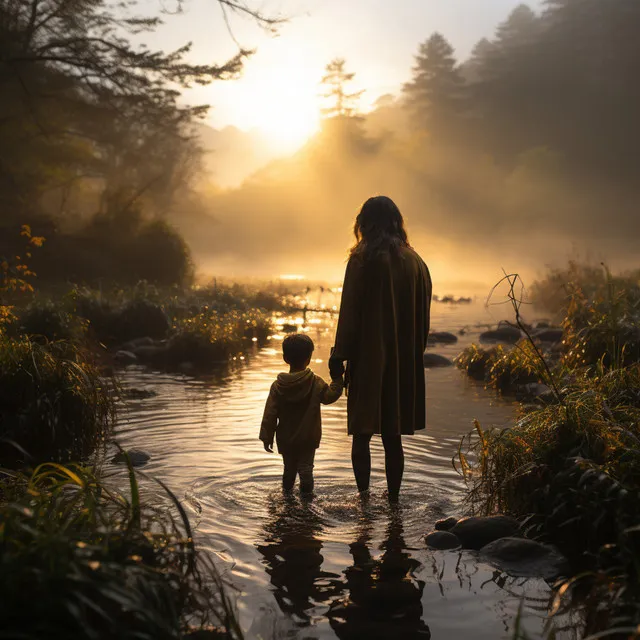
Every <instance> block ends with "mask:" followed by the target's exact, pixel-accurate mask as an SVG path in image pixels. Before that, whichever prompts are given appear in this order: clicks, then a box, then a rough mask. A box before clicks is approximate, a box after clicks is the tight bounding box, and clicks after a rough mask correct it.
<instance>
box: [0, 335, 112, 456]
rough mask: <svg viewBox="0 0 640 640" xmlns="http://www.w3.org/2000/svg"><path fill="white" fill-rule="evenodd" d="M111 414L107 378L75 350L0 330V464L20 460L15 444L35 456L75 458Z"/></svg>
mask: <svg viewBox="0 0 640 640" xmlns="http://www.w3.org/2000/svg"><path fill="white" fill-rule="evenodd" d="M112 415H113V402H112V397H111V393H110V390H109V389H108V388H107V383H106V382H105V381H104V380H103V379H102V378H101V377H100V375H99V373H98V371H97V369H96V368H95V367H94V366H93V365H92V364H91V363H90V362H89V361H88V360H87V359H86V358H85V356H84V355H83V354H82V352H81V351H79V350H78V349H76V348H75V347H73V346H71V345H69V344H67V343H60V342H58V343H48V344H38V343H34V342H32V341H31V340H29V339H28V338H25V337H22V338H18V339H14V338H10V337H7V336H0V464H4V465H15V464H19V463H24V462H25V461H26V460H25V455H24V454H23V453H22V451H21V450H24V451H26V452H28V454H29V455H30V456H31V458H29V460H35V461H40V460H69V459H81V458H83V457H84V456H87V455H89V454H90V453H91V452H92V451H93V450H94V449H95V448H96V446H97V445H98V444H99V443H100V442H101V441H102V439H103V438H104V436H105V434H106V433H107V431H108V429H109V426H110V424H111V418H112ZM16 445H17V446H16Z"/></svg>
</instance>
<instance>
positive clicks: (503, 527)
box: [451, 515, 520, 550]
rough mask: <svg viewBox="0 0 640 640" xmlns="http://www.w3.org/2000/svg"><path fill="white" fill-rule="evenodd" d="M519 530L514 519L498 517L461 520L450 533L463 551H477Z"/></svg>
mask: <svg viewBox="0 0 640 640" xmlns="http://www.w3.org/2000/svg"><path fill="white" fill-rule="evenodd" d="M519 530H520V523H519V522H518V521H517V520H516V519H515V518H511V517H510V516H501V515H498V516H481V517H471V518H462V520H459V521H458V523H457V524H456V526H455V527H453V528H452V529H451V533H453V534H454V535H456V536H457V537H458V538H459V539H460V542H461V544H462V546H463V547H464V548H465V549H476V550H477V549H482V547H484V546H485V545H487V544H489V543H490V542H493V541H494V540H498V539H499V538H507V537H510V536H515V535H516V534H517V533H518V531H519Z"/></svg>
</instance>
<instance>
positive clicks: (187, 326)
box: [168, 309, 272, 368]
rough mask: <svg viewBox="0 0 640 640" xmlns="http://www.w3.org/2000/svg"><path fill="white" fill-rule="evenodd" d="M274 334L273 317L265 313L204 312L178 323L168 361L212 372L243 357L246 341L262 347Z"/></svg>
mask: <svg viewBox="0 0 640 640" xmlns="http://www.w3.org/2000/svg"><path fill="white" fill-rule="evenodd" d="M271 330H272V326H271V317H270V315H268V314H266V313H264V312H262V311H257V310H256V311H244V312H240V311H229V312H226V313H219V312H217V311H213V310H209V309H205V310H203V311H202V312H201V313H199V314H198V315H196V316H193V317H190V318H186V319H182V320H178V321H177V322H176V325H175V335H174V336H173V337H172V338H171V340H170V341H169V345H168V348H169V353H168V358H169V360H172V361H173V365H179V364H180V363H182V362H191V363H193V364H194V365H195V366H196V367H198V368H200V367H204V368H210V367H212V366H215V365H216V364H220V363H224V362H228V360H229V358H230V357H231V356H233V355H237V354H240V353H242V352H243V351H244V350H245V349H246V345H247V340H252V339H255V341H256V342H260V343H263V342H264V341H265V340H266V338H267V336H268V335H269V334H270V333H271ZM170 364H171V363H170Z"/></svg>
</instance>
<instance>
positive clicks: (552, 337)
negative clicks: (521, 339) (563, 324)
mask: <svg viewBox="0 0 640 640" xmlns="http://www.w3.org/2000/svg"><path fill="white" fill-rule="evenodd" d="M562 336H563V331H562V329H552V328H549V329H543V330H542V331H537V332H536V333H535V334H534V335H533V337H534V338H536V340H540V341H541V342H551V343H555V342H562Z"/></svg>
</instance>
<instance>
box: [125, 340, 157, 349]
mask: <svg viewBox="0 0 640 640" xmlns="http://www.w3.org/2000/svg"><path fill="white" fill-rule="evenodd" d="M155 343H156V341H155V340H154V339H153V338H150V337H149V336H146V337H144V338H136V339H135V340H129V342H125V344H123V345H122V347H121V348H122V349H123V350H124V351H133V350H134V349H137V348H138V347H153V345H155Z"/></svg>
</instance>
